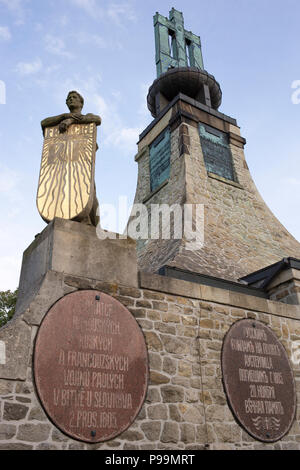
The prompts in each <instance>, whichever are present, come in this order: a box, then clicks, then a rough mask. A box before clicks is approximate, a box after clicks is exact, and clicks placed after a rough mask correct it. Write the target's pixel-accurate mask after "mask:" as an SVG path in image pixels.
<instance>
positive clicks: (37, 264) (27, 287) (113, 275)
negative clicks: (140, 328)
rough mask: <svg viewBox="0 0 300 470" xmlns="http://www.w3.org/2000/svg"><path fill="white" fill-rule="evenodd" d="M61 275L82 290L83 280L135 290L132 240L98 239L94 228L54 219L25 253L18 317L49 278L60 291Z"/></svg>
mask: <svg viewBox="0 0 300 470" xmlns="http://www.w3.org/2000/svg"><path fill="white" fill-rule="evenodd" d="M61 276H63V279H64V280H68V278H69V276H72V277H73V278H74V277H76V278H78V283H77V285H76V287H78V288H79V289H84V288H85V286H86V282H85V279H91V280H94V281H95V282H96V281H107V282H110V283H113V282H116V283H120V284H123V285H126V286H132V287H136V286H137V285H138V276H137V261H136V248H135V241H133V240H131V239H129V238H128V239H126V240H122V239H117V238H116V239H108V238H107V239H106V240H99V238H98V237H97V233H96V228H95V227H92V226H88V225H85V224H80V223H78V222H73V221H70V220H64V219H54V221H53V222H51V223H50V224H49V225H48V226H47V227H46V228H45V230H44V231H43V232H42V233H40V234H39V235H38V236H37V237H36V239H35V241H34V242H33V243H32V244H31V245H30V246H29V247H28V248H27V250H26V251H25V252H24V255H23V263H22V270H21V276H20V284H19V296H18V302H17V307H16V312H17V314H19V313H21V312H22V311H23V312H24V311H25V310H26V309H27V308H28V307H29V305H30V303H31V302H32V300H33V299H34V297H35V296H36V294H37V293H38V292H39V291H40V289H41V288H42V287H43V288H45V283H46V282H47V280H48V279H49V277H50V278H51V280H52V281H51V282H52V283H54V284H55V286H54V285H52V286H51V289H52V290H53V289H54V290H55V291H56V290H57V289H58V290H59V286H60V285H61V279H62V278H61ZM55 279H57V281H55ZM55 296H56V295H55ZM52 297H53V296H52V295H51V300H52ZM58 298H59V297H58ZM56 300H57V299H56Z"/></svg>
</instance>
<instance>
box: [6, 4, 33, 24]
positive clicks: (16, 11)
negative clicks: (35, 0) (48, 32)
mask: <svg viewBox="0 0 300 470" xmlns="http://www.w3.org/2000/svg"><path fill="white" fill-rule="evenodd" d="M26 2H27V0H0V4H2V5H4V6H5V7H6V8H7V9H8V10H9V11H10V12H11V13H12V14H13V15H14V16H15V18H16V21H15V23H16V24H19V25H20V24H23V23H24V20H25V10H24V5H25V3H26Z"/></svg>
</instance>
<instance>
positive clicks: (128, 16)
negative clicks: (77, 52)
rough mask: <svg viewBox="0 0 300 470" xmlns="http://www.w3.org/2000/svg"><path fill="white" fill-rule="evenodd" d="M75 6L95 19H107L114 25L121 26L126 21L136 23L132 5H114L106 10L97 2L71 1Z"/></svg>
mask: <svg viewBox="0 0 300 470" xmlns="http://www.w3.org/2000/svg"><path fill="white" fill-rule="evenodd" d="M69 1H70V2H71V3H72V4H73V5H74V6H77V7H79V8H82V9H83V10H84V11H85V12H86V13H88V14H89V15H90V16H92V17H93V18H97V19H99V17H101V18H106V19H108V20H110V21H112V22H113V23H114V24H116V25H118V26H121V25H122V23H124V21H128V20H129V21H136V15H135V12H134V10H133V8H132V6H131V4H130V2H126V3H112V4H110V5H109V6H108V7H107V8H106V9H105V8H102V7H100V6H99V3H100V2H99V1H98V2H97V1H96V0H69Z"/></svg>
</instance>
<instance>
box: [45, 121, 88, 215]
mask: <svg viewBox="0 0 300 470" xmlns="http://www.w3.org/2000/svg"><path fill="white" fill-rule="evenodd" d="M96 140H97V128H96V125H95V124H94V123H92V124H72V125H71V126H70V127H69V128H68V130H67V131H66V132H65V133H63V134H61V133H60V132H59V129H58V126H55V127H47V128H46V129H45V138H44V146H43V153H42V162H41V170H40V178H39V185H38V191H37V208H38V211H39V213H40V215H41V217H42V218H43V219H44V220H45V221H46V222H50V221H51V220H53V219H54V217H60V218H62V219H75V218H76V219H78V220H80V218H83V217H85V216H86V215H88V214H89V212H90V210H91V208H92V204H93V197H94V173H95V154H96V145H97V142H96Z"/></svg>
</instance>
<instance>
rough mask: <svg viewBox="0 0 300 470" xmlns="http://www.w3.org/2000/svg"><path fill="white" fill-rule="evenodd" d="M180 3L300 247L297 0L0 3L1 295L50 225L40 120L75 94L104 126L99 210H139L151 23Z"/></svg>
mask: <svg viewBox="0 0 300 470" xmlns="http://www.w3.org/2000/svg"><path fill="white" fill-rule="evenodd" d="M172 7H174V8H176V9H177V10H179V11H182V12H183V15H184V20H185V28H186V29H188V30H190V31H192V32H193V33H195V34H197V35H200V37H201V41H202V52H203V57H204V68H205V69H206V70H207V71H208V72H209V73H211V74H212V75H214V76H215V78H216V80H217V81H218V82H219V83H220V85H221V88H222V92H223V101H222V105H221V107H220V109H219V111H220V112H222V113H225V114H227V115H229V116H231V117H233V118H236V119H237V122H238V125H239V126H240V127H241V135H242V136H243V137H245V138H246V140H247V145H246V147H245V155H246V160H247V163H248V166H249V168H250V171H251V174H252V177H253V179H254V181H255V183H256V185H257V187H258V190H259V191H260V193H261V195H262V197H263V198H264V200H265V201H266V203H267V204H268V206H269V207H270V209H271V210H272V211H273V213H274V214H275V215H276V217H277V218H278V219H279V220H280V222H281V223H282V224H283V225H284V226H285V227H286V228H287V229H288V230H289V231H290V232H291V233H292V235H293V236H294V237H295V238H297V239H298V240H300V216H299V206H300V132H299V121H300V120H299V117H300V54H299V39H300V38H299V17H300V2H299V0H210V1H209V2H207V1H203V0H185V1H183V0H173V1H167V0H147V1H140V0H116V1H110V0H42V1H41V0H0V216H1V217H0V291H1V290H7V289H15V288H16V287H17V286H18V282H19V275H20V269H21V262H22V253H23V251H24V250H25V249H26V248H27V247H28V246H29V245H30V243H31V242H32V241H33V240H34V236H35V235H36V234H38V233H40V232H41V231H42V230H43V229H44V228H45V226H46V224H45V222H44V221H43V220H42V219H41V217H40V215H39V213H38V211H37V208H36V202H35V201H36V192H37V185H38V177H39V168H40V160H41V152H42V146H43V136H42V132H41V128H40V121H41V120H42V119H44V118H45V117H49V116H54V115H57V114H61V113H64V112H67V111H68V110H67V108H66V105H65V99H66V95H67V93H68V91H70V90H78V91H79V92H80V93H81V94H82V95H83V96H84V98H85V107H84V110H83V112H85V113H93V114H99V115H100V116H101V118H102V125H101V127H100V128H98V144H99V150H98V152H97V160H96V175H95V181H96V186H97V196H98V199H99V202H100V204H115V205H116V206H118V200H119V197H127V200H128V206H130V204H132V202H133V199H134V195H135V189H136V181H137V163H136V162H135V161H134V156H135V154H136V153H137V146H136V143H137V141H138V136H139V134H140V133H141V132H142V131H143V130H144V129H145V127H146V126H147V125H148V124H150V123H151V121H152V117H151V114H150V112H149V111H148V110H147V106H146V97H147V92H148V88H149V86H150V85H151V84H152V82H153V81H154V79H155V78H156V68H155V44H154V28H153V16H154V15H155V13H156V12H157V11H158V12H159V13H160V14H162V15H164V16H168V15H169V11H170V10H171V8H172ZM123 219H124V218H123ZM125 219H126V218H125ZM104 228H108V229H111V230H113V229H116V230H118V231H122V228H124V227H110V226H107V227H104Z"/></svg>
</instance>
